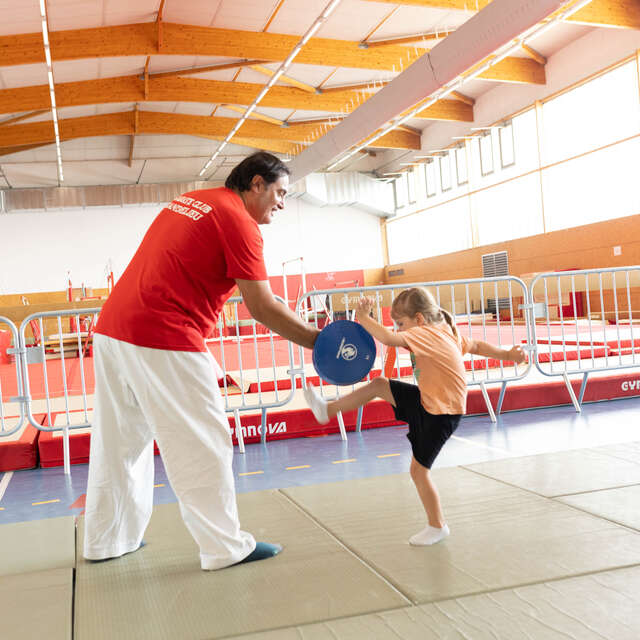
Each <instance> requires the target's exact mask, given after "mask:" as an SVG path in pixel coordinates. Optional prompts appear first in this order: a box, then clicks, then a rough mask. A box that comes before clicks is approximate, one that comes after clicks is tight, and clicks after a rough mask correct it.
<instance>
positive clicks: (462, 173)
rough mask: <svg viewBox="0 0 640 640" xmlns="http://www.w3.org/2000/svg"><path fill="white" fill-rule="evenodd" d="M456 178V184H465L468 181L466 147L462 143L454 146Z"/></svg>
mask: <svg viewBox="0 0 640 640" xmlns="http://www.w3.org/2000/svg"><path fill="white" fill-rule="evenodd" d="M455 154H456V178H457V180H458V186H461V185H463V184H467V182H469V172H468V169H467V149H466V148H465V146H464V145H463V144H462V145H460V146H458V147H456V150H455Z"/></svg>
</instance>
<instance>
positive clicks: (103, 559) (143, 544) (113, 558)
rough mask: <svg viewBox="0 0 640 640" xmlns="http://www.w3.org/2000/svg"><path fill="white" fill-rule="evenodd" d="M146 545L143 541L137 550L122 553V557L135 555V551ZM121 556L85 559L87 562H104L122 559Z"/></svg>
mask: <svg viewBox="0 0 640 640" xmlns="http://www.w3.org/2000/svg"><path fill="white" fill-rule="evenodd" d="M146 544H147V543H146V542H145V541H144V540H143V541H142V542H141V543H140V546H139V547H138V548H137V549H134V550H133V551H127V553H123V554H122V556H126V555H128V554H130V553H135V552H136V551H138V550H139V549H142V547H144V546H145V545H146ZM122 556H113V557H111V558H98V559H97V560H91V559H89V558H87V562H106V561H107V560H115V559H116V558H122Z"/></svg>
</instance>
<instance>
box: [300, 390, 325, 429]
mask: <svg viewBox="0 0 640 640" xmlns="http://www.w3.org/2000/svg"><path fill="white" fill-rule="evenodd" d="M304 399H305V400H306V401H307V404H308V405H309V408H310V409H311V411H312V412H313V416H314V418H315V419H316V420H317V421H318V422H319V423H320V424H327V422H329V416H328V414H327V401H326V400H325V399H324V398H322V397H321V396H319V395H318V393H317V391H316V390H315V387H314V386H313V385H312V384H311V383H309V382H307V386H306V387H305V389H304Z"/></svg>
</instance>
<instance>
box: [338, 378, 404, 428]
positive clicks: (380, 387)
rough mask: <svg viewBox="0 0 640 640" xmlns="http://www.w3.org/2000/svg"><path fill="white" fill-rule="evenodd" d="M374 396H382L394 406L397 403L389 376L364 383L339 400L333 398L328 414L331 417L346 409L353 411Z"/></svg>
mask: <svg viewBox="0 0 640 640" xmlns="http://www.w3.org/2000/svg"><path fill="white" fill-rule="evenodd" d="M374 398H382V399H383V400H386V401H387V402H389V403H390V404H392V405H393V406H394V407H395V406H396V403H395V401H394V399H393V394H392V393H391V386H390V385H389V380H387V378H382V377H380V378H374V379H373V380H372V381H371V382H369V384H366V385H364V387H360V388H359V389H356V390H355V391H354V392H353V393H350V394H348V395H346V396H343V397H342V398H338V400H333V401H332V402H328V403H327V414H328V417H329V419H331V418H333V417H334V416H335V415H336V414H337V413H338V412H339V411H342V412H343V413H344V412H345V411H353V410H354V409H357V408H358V407H362V406H363V405H365V404H367V402H370V401H371V400H373V399H374Z"/></svg>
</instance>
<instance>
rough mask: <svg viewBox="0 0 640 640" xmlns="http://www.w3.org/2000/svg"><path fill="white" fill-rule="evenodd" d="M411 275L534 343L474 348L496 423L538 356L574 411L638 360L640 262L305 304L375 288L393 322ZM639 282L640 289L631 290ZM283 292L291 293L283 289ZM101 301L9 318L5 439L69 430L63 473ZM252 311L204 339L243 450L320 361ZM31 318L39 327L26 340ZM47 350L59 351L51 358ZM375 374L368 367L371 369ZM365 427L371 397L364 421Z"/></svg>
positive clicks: (331, 306)
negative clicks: (593, 382)
mask: <svg viewBox="0 0 640 640" xmlns="http://www.w3.org/2000/svg"><path fill="white" fill-rule="evenodd" d="M411 286H422V287H425V288H427V289H429V290H430V291H431V292H432V293H433V295H434V296H435V298H436V300H437V302H438V304H439V305H440V306H441V307H443V308H444V309H446V310H448V311H449V312H450V313H451V314H452V315H453V316H454V318H455V323H456V326H457V329H458V331H460V332H461V334H462V335H465V336H469V337H472V338H474V339H478V340H483V341H486V342H489V343H491V344H495V345H497V346H499V347H509V346H511V345H513V344H521V345H522V346H523V348H524V349H526V350H527V351H528V352H529V354H530V357H529V362H528V363H526V364H522V365H517V364H513V363H512V364H508V363H506V364H505V363H503V362H494V361H491V359H489V358H485V357H481V356H476V355H468V356H466V357H465V362H466V368H467V384H468V385H469V386H478V387H479V388H480V390H481V392H482V396H483V398H484V402H485V404H486V407H487V411H488V413H489V416H490V418H491V420H492V421H494V422H495V421H496V414H499V413H500V412H501V409H502V403H503V400H504V396H505V392H506V388H507V385H508V383H509V382H512V381H516V380H521V379H523V378H525V377H526V376H527V375H528V374H529V372H530V371H531V369H532V368H533V365H535V367H536V368H537V370H538V371H540V372H541V373H542V374H544V375H546V376H562V377H563V378H564V380H565V383H566V385H567V389H568V390H569V393H570V395H571V399H572V402H573V404H574V406H575V407H576V410H579V408H580V403H581V402H582V399H583V396H584V390H585V386H586V383H587V377H588V375H589V373H591V372H594V371H605V370H611V369H621V368H626V367H633V366H638V365H640V327H638V328H637V330H636V327H634V324H633V321H634V319H637V318H638V316H640V311H634V310H633V303H632V301H633V299H634V295H635V296H636V297H637V296H638V291H640V267H637V266H634V267H622V268H615V269H613V268H612V269H592V270H586V271H569V272H560V273H557V272H554V273H544V274H540V275H538V276H537V277H535V278H534V279H533V281H532V282H531V284H530V286H529V288H527V286H526V285H525V283H524V282H523V281H522V280H521V279H519V278H516V277H512V276H504V277H495V278H476V279H470V280H449V281H440V282H420V283H406V284H405V283H403V284H398V285H379V286H370V287H354V288H341V289H324V290H313V291H310V292H307V293H304V294H303V295H301V296H300V298H299V299H298V301H297V304H296V311H297V313H298V314H299V315H300V316H301V317H303V318H304V319H305V320H306V321H308V322H312V323H313V324H314V325H315V326H316V327H318V328H321V327H322V326H324V324H325V323H327V322H331V321H333V320H335V319H340V318H352V317H353V314H354V309H355V304H356V301H357V300H358V299H359V298H360V297H361V296H370V297H373V298H374V299H375V311H374V315H375V317H376V319H377V320H378V321H379V322H381V323H382V324H383V325H384V326H386V327H388V328H389V329H393V328H394V323H393V320H392V318H391V315H390V309H391V304H392V302H393V300H394V298H395V296H396V295H397V293H398V292H399V291H401V290H404V289H406V288H408V287H411ZM636 287H639V289H638V291H634V288H636ZM278 300H279V301H280V302H282V303H283V304H284V301H283V300H282V299H281V298H278ZM99 311H100V310H99V309H98V308H92V309H78V310H68V311H50V312H43V313H34V314H32V315H30V316H28V317H27V318H26V319H25V320H24V321H23V322H22V324H21V326H20V330H19V331H18V330H17V329H16V327H15V325H13V323H11V321H10V320H8V319H6V318H2V317H0V323H4V324H6V325H7V326H8V327H9V329H10V331H11V333H12V342H13V344H14V345H16V346H15V348H14V349H12V350H10V351H11V352H12V353H13V354H15V356H16V357H15V367H16V369H15V375H16V385H15V388H16V390H17V394H18V395H17V396H15V397H12V398H10V399H9V400H10V402H12V403H15V406H16V410H15V411H14V410H13V409H11V410H10V411H11V414H12V416H13V413H16V416H13V417H12V418H11V419H16V418H17V423H16V424H13V423H10V422H9V419H8V417H7V410H6V403H3V405H2V408H1V409H0V411H1V412H0V438H1V437H2V436H9V435H11V434H14V433H16V432H17V431H18V430H19V429H20V428H21V427H22V426H23V425H24V423H25V421H27V420H28V422H29V423H30V424H32V425H33V426H34V427H36V428H37V429H40V430H42V431H59V430H62V432H63V451H64V462H65V473H69V472H70V471H69V468H70V467H69V465H70V460H69V431H70V430H71V429H80V428H87V427H90V426H91V424H90V420H89V410H90V407H89V393H88V391H87V381H86V377H85V373H86V372H85V357H86V356H87V354H88V349H89V348H90V347H89V345H90V342H91V334H92V328H93V326H94V324H95V321H96V318H97V316H98V313H99ZM245 311H246V310H245V309H244V307H243V305H242V299H241V298H239V297H237V298H232V299H230V300H229V301H228V302H227V304H226V305H225V312H224V313H221V315H220V318H219V322H218V325H217V333H216V335H215V336H214V337H213V338H211V339H210V340H208V341H207V343H208V345H209V349H210V351H211V352H212V354H213V356H214V358H215V359H216V361H217V362H218V364H219V366H220V371H219V372H218V375H219V378H220V379H221V380H222V384H221V385H220V390H221V393H222V395H223V400H224V403H225V411H226V412H227V413H230V414H233V415H234V421H235V434H236V438H237V440H238V446H239V450H240V451H241V452H244V450H245V449H244V438H245V434H247V435H248V436H255V435H258V434H260V437H261V440H262V442H263V443H264V442H266V439H267V435H268V433H271V432H274V431H277V429H278V424H277V423H276V424H275V425H273V426H272V425H270V424H268V423H267V412H268V411H269V410H270V409H274V408H276V407H282V406H285V405H286V404H288V403H289V402H290V401H291V399H292V398H293V396H294V392H295V388H296V384H297V378H298V377H300V379H301V382H302V384H306V379H307V378H308V377H309V376H310V375H313V376H315V375H316V373H315V370H314V369H313V367H312V365H311V363H306V362H305V353H304V350H303V349H302V348H301V347H299V348H298V349H294V348H293V345H292V344H291V343H290V342H289V341H287V340H285V339H283V338H281V337H279V336H277V335H274V333H273V332H272V331H270V330H269V329H267V328H266V327H264V326H262V325H260V324H258V323H257V322H256V321H255V320H253V319H252V318H251V317H250V315H249V314H248V311H246V312H245ZM241 316H244V318H243V317H241ZM29 328H30V329H31V332H32V334H33V338H31V337H30V338H29V340H28V339H27V333H26V332H27V330H28V329H29ZM29 342H35V344H33V345H30V344H28V343H29ZM247 345H249V347H250V348H249V349H247ZM243 346H244V349H243ZM576 350H577V354H576ZM394 351H395V364H394V368H393V370H392V371H389V373H390V374H392V375H393V376H394V377H399V378H402V377H405V378H406V377H411V376H412V375H413V374H412V367H411V362H410V357H409V354H407V353H404V350H400V349H396V350H394ZM50 352H55V353H50ZM296 352H297V354H296ZM296 355H297V357H296ZM388 355H389V353H385V352H384V351H383V350H382V349H378V353H377V355H376V361H375V362H374V366H373V369H372V373H373V375H376V374H377V373H378V372H384V371H385V361H386V358H387V357H388ZM576 355H577V357H576ZM48 356H49V357H51V356H54V357H56V358H57V359H58V361H57V362H56V361H51V360H49V359H48ZM572 358H573V359H572ZM570 374H582V375H583V380H582V388H581V390H580V394H579V399H577V398H576V397H575V394H574V393H573V389H572V387H571V384H570V381H569V377H568V376H569V375H570ZM54 379H55V384H56V387H57V388H59V387H60V386H61V388H62V390H61V391H60V392H59V393H57V395H56V394H54V393H51V389H50V381H51V382H53V381H54ZM370 379H371V374H369V375H368V376H367V380H370ZM0 382H1V381H0ZM490 384H491V385H493V384H499V385H500V394H499V397H498V401H497V404H496V407H495V408H494V407H493V406H492V403H491V400H490V398H489V394H488V391H487V385H490ZM353 388H355V385H353V386H352V387H351V389H353ZM351 389H349V390H351ZM320 390H321V393H322V394H323V395H324V396H325V397H327V398H328V399H332V398H336V397H338V396H339V394H340V393H341V392H344V390H345V388H344V387H334V386H332V385H329V384H328V383H326V382H325V381H322V380H320ZM0 395H2V388H1V386H0ZM3 400H4V397H3ZM10 406H12V405H10ZM248 411H252V412H253V411H256V412H257V411H260V413H261V419H260V425H246V424H245V425H244V426H243V425H242V424H241V419H240V414H241V412H248ZM38 413H44V414H46V415H47V417H48V421H47V424H46V425H42V424H39V421H38V420H37V419H36V418H35V416H34V414H38ZM54 415H55V416H56V419H55V423H54V418H53V416H54ZM338 423H339V426H340V434H341V437H342V438H343V439H346V430H345V426H344V420H343V419H342V416H338ZM361 427H362V408H361V409H360V410H359V412H358V419H357V424H356V430H357V431H360V430H361Z"/></svg>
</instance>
